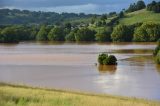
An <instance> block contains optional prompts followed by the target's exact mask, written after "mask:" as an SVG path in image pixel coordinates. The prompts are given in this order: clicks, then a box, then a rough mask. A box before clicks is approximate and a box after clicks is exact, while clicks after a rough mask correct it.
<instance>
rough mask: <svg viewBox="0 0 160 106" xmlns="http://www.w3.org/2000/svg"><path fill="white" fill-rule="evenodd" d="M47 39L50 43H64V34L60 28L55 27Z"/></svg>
mask: <svg viewBox="0 0 160 106" xmlns="http://www.w3.org/2000/svg"><path fill="white" fill-rule="evenodd" d="M48 39H49V40H51V41H64V39H65V33H64V31H63V29H62V28H61V27H55V28H53V29H51V31H50V32H49V34H48Z"/></svg>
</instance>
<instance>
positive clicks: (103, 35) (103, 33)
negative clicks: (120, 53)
mask: <svg viewBox="0 0 160 106" xmlns="http://www.w3.org/2000/svg"><path fill="white" fill-rule="evenodd" d="M111 33H112V28H111V27H104V28H103V29H99V31H98V32H97V34H96V40H97V41H99V42H106V41H108V42H109V41H111Z"/></svg>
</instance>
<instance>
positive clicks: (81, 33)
mask: <svg viewBox="0 0 160 106" xmlns="http://www.w3.org/2000/svg"><path fill="white" fill-rule="evenodd" d="M95 33H96V32H95V31H93V30H90V29H88V28H86V27H85V28H81V29H79V30H78V31H77V34H76V36H75V38H76V41H94V40H95Z"/></svg>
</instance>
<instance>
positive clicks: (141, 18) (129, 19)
mask: <svg viewBox="0 0 160 106" xmlns="http://www.w3.org/2000/svg"><path fill="white" fill-rule="evenodd" d="M149 21H152V22H156V23H160V13H154V12H151V11H146V9H143V10H139V11H135V12H131V13H128V14H126V15H125V17H124V18H121V19H120V20H119V22H120V24H125V25H132V24H135V23H140V22H149Z"/></svg>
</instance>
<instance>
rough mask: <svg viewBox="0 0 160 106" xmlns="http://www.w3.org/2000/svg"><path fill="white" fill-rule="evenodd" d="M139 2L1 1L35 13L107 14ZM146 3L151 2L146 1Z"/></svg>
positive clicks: (117, 0) (133, 0) (9, 5)
mask: <svg viewBox="0 0 160 106" xmlns="http://www.w3.org/2000/svg"><path fill="white" fill-rule="evenodd" d="M136 1H137V0H0V7H1V8H5V7H8V8H12V9H13V8H17V9H27V10H34V11H54V12H59V13H60V12H75V13H80V12H84V13H98V14H101V13H107V12H111V11H120V10H122V9H123V8H127V7H128V5H129V4H130V3H133V2H136ZM145 1H146V2H148V1H150V2H151V0H145Z"/></svg>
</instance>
